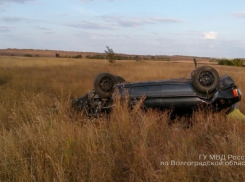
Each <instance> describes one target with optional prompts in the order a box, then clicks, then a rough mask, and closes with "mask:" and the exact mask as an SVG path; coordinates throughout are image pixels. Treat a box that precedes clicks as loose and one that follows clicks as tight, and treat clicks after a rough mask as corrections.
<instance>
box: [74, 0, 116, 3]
mask: <svg viewBox="0 0 245 182" xmlns="http://www.w3.org/2000/svg"><path fill="white" fill-rule="evenodd" d="M78 1H79V2H82V3H88V2H91V1H93V0H78ZM104 1H107V2H113V1H116V0H104Z"/></svg>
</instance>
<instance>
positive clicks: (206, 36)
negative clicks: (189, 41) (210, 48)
mask: <svg viewBox="0 0 245 182" xmlns="http://www.w3.org/2000/svg"><path fill="white" fill-rule="evenodd" d="M217 35H218V33H217V32H214V31H211V32H204V33H201V36H202V38H203V39H209V40H214V39H217Z"/></svg>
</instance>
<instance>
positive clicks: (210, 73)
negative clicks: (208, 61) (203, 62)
mask: <svg viewBox="0 0 245 182" xmlns="http://www.w3.org/2000/svg"><path fill="white" fill-rule="evenodd" d="M190 76H191V79H192V85H193V87H194V88H195V89H196V90H197V91H198V92H200V93H203V94H212V93H214V91H215V90H216V89H217V87H218V85H219V80H220V79H219V74H218V72H217V71H216V70H215V69H214V68H212V67H210V66H202V67H199V68H197V69H195V70H194V71H193V72H192V73H191V75H190Z"/></svg>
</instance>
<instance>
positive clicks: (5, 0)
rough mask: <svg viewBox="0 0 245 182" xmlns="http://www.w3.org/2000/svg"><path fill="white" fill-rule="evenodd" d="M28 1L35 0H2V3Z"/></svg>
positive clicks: (0, 1)
mask: <svg viewBox="0 0 245 182" xmlns="http://www.w3.org/2000/svg"><path fill="white" fill-rule="evenodd" d="M28 1H34V0H0V4H4V3H25V2H28Z"/></svg>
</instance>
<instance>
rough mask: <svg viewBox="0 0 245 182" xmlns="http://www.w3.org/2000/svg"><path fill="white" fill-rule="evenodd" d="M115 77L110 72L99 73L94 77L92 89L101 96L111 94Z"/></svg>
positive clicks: (104, 96) (105, 96)
mask: <svg viewBox="0 0 245 182" xmlns="http://www.w3.org/2000/svg"><path fill="white" fill-rule="evenodd" d="M116 83H117V79H116V77H115V76H114V75H112V74H110V73H100V74H99V75H97V76H96V78H95V79H94V90H95V92H96V93H97V94H98V95H99V97H101V98H108V97H111V96H112V93H113V91H114V85H115V84H116Z"/></svg>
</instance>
